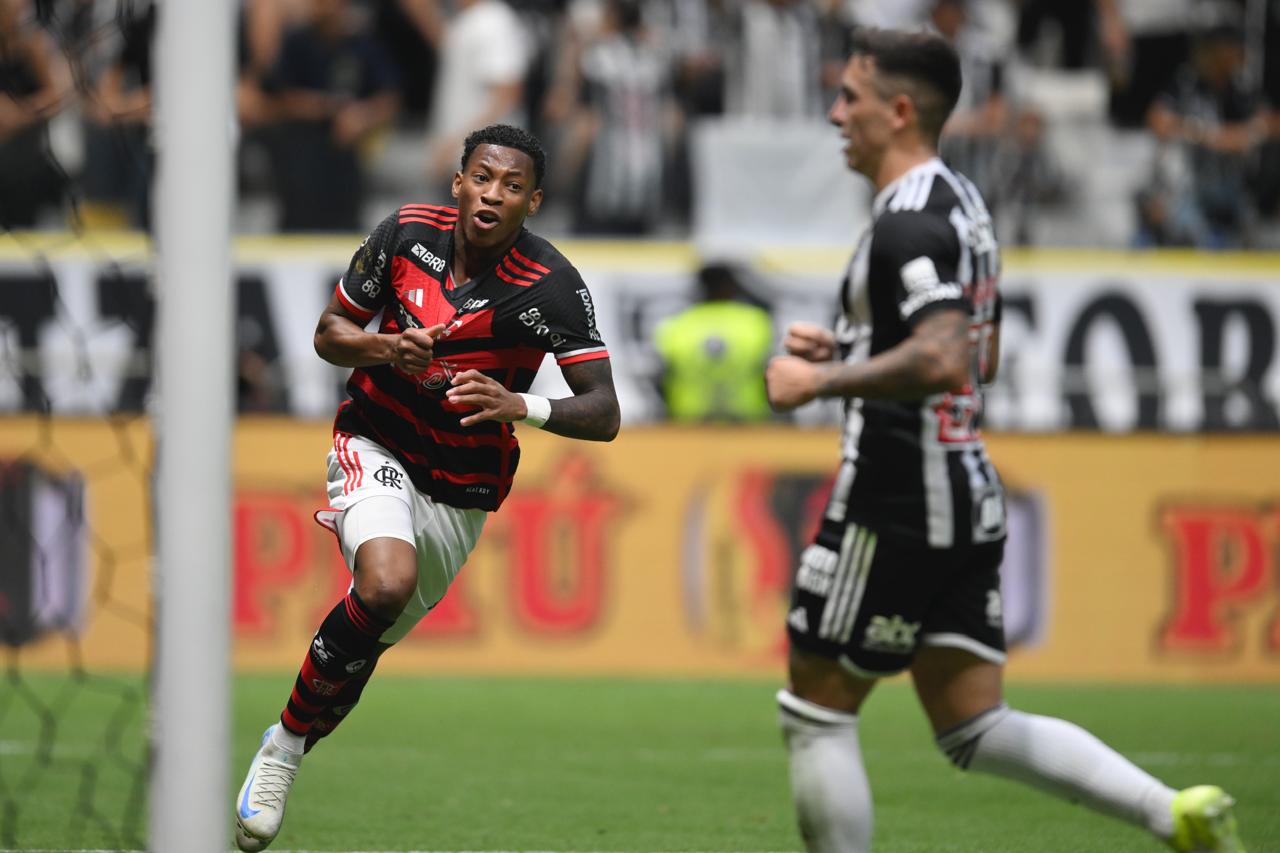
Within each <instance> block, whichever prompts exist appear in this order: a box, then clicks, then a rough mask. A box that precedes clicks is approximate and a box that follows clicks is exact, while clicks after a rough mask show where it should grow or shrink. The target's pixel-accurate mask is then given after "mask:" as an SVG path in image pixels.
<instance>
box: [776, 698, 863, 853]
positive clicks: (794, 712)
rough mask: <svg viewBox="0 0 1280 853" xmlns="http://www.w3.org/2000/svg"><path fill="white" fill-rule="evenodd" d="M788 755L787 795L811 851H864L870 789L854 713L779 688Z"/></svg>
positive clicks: (847, 852) (834, 852) (811, 852)
mask: <svg viewBox="0 0 1280 853" xmlns="http://www.w3.org/2000/svg"><path fill="white" fill-rule="evenodd" d="M778 706H779V708H780V709H781V713H780V714H779V719H780V722H781V724H782V730H783V734H784V738H785V740H786V744H787V751H788V752H789V753H790V755H791V797H792V800H793V801H794V803H795V808H796V818H797V820H798V822H799V824H800V834H801V835H802V836H803V837H804V843H805V847H806V848H807V849H808V850H809V851H810V853H866V851H867V850H869V849H870V847H871V828H872V814H871V788H870V786H868V784H867V772H866V770H865V769H864V768H863V766H862V749H861V747H860V746H859V745H858V717H857V716H856V715H855V714H845V713H841V712H839V711H833V710H831V709H830V708H824V707H822V706H821V705H815V704H813V703H812V702H806V701H805V700H804V699H801V698H799V697H798V696H795V695H793V694H792V693H790V692H789V691H786V690H779V691H778Z"/></svg>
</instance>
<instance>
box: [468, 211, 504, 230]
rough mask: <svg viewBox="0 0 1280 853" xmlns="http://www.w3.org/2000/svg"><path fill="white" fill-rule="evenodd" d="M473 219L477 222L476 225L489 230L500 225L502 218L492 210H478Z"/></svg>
mask: <svg viewBox="0 0 1280 853" xmlns="http://www.w3.org/2000/svg"><path fill="white" fill-rule="evenodd" d="M471 219H472V220H473V221H474V222H475V223H476V227H477V228H479V229H481V230H482V231H489V230H491V229H493V228H497V227H498V223H499V222H501V221H502V219H501V218H500V217H499V216H498V214H496V213H494V212H493V211H492V210H477V211H476V212H475V215H474V216H472V217H471Z"/></svg>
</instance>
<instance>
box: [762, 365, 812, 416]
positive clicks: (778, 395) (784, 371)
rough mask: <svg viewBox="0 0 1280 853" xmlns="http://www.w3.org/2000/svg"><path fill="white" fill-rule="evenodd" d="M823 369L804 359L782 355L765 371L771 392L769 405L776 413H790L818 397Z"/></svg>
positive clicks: (766, 383) (766, 384)
mask: <svg viewBox="0 0 1280 853" xmlns="http://www.w3.org/2000/svg"><path fill="white" fill-rule="evenodd" d="M821 380H822V375H821V369H820V368H819V367H817V366H816V365H813V364H810V363H809V362H808V361H805V360H804V359H802V358H796V357H795V356H791V355H780V356H778V357H777V358H774V359H771V360H770V361H769V366H768V367H767V368H765V371H764V382H765V386H766V387H767V388H768V390H769V405H771V406H773V408H774V410H775V411H779V412H788V411H790V410H792V409H794V408H797V407H799V406H803V405H804V404H805V403H807V402H809V401H810V400H812V399H813V398H814V397H816V396H818V388H819V384H820V382H821Z"/></svg>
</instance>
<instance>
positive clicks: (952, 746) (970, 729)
mask: <svg viewBox="0 0 1280 853" xmlns="http://www.w3.org/2000/svg"><path fill="white" fill-rule="evenodd" d="M1009 713H1010V712H1009V706H1008V705H1006V704H1004V703H1003V702H1001V703H1000V704H999V705H996V706H995V707H994V708H990V709H988V710H986V711H983V712H982V713H981V714H978V715H977V716H975V717H972V718H971V719H969V720H966V721H965V722H963V723H961V724H960V725H958V726H955V727H954V728H951V729H948V730H947V731H945V732H942V733H941V734H940V735H938V737H937V740H936V742H937V744H938V749H940V750H942V752H943V754H945V755H946V756H947V758H949V759H950V760H951V763H952V764H954V765H955V766H956V767H959V768H960V769H961V770H968V769H969V762H970V761H972V760H973V753H974V750H976V749H977V748H978V741H980V740H981V739H982V736H983V735H984V734H986V733H987V732H988V731H990V730H991V729H992V728H993V727H994V726H996V725H997V724H998V723H999V722H1000V721H1001V720H1003V719H1004V718H1005V717H1007V716H1008V715H1009Z"/></svg>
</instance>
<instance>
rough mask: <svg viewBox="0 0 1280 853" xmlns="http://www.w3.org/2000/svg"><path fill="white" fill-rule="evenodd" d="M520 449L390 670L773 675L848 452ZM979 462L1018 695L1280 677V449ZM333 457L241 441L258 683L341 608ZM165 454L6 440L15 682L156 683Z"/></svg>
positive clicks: (245, 648) (143, 428) (240, 511)
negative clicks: (155, 565) (155, 585)
mask: <svg viewBox="0 0 1280 853" xmlns="http://www.w3.org/2000/svg"><path fill="white" fill-rule="evenodd" d="M520 437H521V441H522V443H523V445H524V454H523V457H522V462H521V470H520V473H519V475H518V477H517V479H516V487H515V489H514V491H513V493H512V495H511V497H510V498H509V500H508V501H507V503H506V505H505V506H504V507H503V509H502V511H501V512H499V513H497V514H496V515H494V516H492V517H491V518H490V520H489V522H488V524H487V526H486V529H485V531H484V534H483V536H482V537H481V542H480V545H479V547H478V548H477V549H476V551H475V553H474V556H473V558H472V559H471V561H470V563H469V564H468V565H467V567H466V569H465V570H464V572H463V573H462V575H461V578H460V580H459V582H458V583H457V584H456V585H455V586H454V588H453V589H452V590H451V591H450V593H449V595H448V596H447V597H446V598H445V599H444V601H443V602H442V603H441V604H440V605H439V606H438V607H437V608H436V610H435V611H434V612H433V613H432V614H431V615H430V616H429V617H428V618H427V619H426V620H424V621H423V622H422V623H421V624H420V625H419V626H418V628H417V629H416V630H415V631H414V632H413V633H412V634H411V635H410V636H409V637H408V638H407V639H406V640H405V641H404V642H403V643H402V644H401V645H400V646H398V647H397V649H396V650H395V651H394V652H392V653H391V654H389V655H387V656H386V657H385V658H384V659H383V663H382V664H381V665H382V666H385V667H387V668H390V669H396V670H399V671H402V672H422V673H431V672H451V673H522V674H539V673H548V674H550V673H557V674H579V673H580V674H661V675H690V676H702V675H708V676H722V675H774V676H780V674H781V672H782V665H783V664H782V662H783V657H784V655H785V649H786V637H785V632H784V629H783V619H784V617H785V614H786V594H787V587H788V584H789V582H790V577H791V573H792V571H793V568H794V564H795V561H796V556H797V555H798V553H799V551H800V550H801V549H802V548H803V547H804V545H805V544H807V542H808V537H809V536H810V535H811V533H812V531H813V529H814V527H815V523H816V518H817V517H818V515H819V514H820V512H821V508H822V506H823V502H824V499H825V497H826V494H827V491H828V490H829V488H830V478H831V475H832V474H833V472H834V468H835V461H836V448H837V436H836V435H835V433H834V432H833V431H831V430H814V431H805V430H797V429H792V428H786V427H758V428H742V429H691V428H676V427H647V428H635V429H629V430H625V431H624V433H623V435H622V436H621V437H620V438H619V439H618V440H617V441H616V442H614V443H612V444H606V445H600V444H591V443H585V442H574V441H569V440H566V439H562V438H559V437H557V436H554V435H548V434H544V433H540V432H538V431H536V430H521V433H520ZM989 441H990V446H991V452H992V456H993V458H994V459H995V461H996V463H997V465H998V466H999V467H1000V469H1001V471H1002V473H1003V476H1004V478H1005V480H1006V482H1007V485H1008V486H1009V489H1010V493H1011V500H1010V509H1011V522H1012V532H1011V539H1010V546H1009V552H1008V556H1007V559H1006V566H1005V598H1006V608H1005V618H1006V626H1007V631H1008V634H1009V637H1010V642H1011V646H1012V647H1013V651H1012V653H1011V659H1010V674H1011V676H1012V677H1014V678H1025V679H1036V680H1051V679H1089V680H1125V681H1179V682H1186V681H1251V682H1265V681H1280V565H1277V552H1278V551H1280V509H1278V507H1280V480H1278V479H1277V478H1276V476H1275V472H1277V471H1280V439H1276V438H1272V437H1260V436H1249V437H1244V436H1241V437H1234V436H1230V437H1228V436H1214V437H1207V436H1165V435H1137V436H1107V435H1098V434H1088V435H1085V434H1074V435H1062V434H1059V435H1037V436H1025V435H1019V436H1012V435H1008V436H1006V435H1000V436H993V437H990V438H989ZM328 446H329V425H328V424H327V423H319V422H302V421H296V420H290V419H248V418H246V419H241V420H240V421H239V424H238V426H237V430H236V443H235V456H234V458H235V471H234V478H235V502H234V506H233V507H232V517H233V530H234V535H235V543H234V547H233V556H234V587H233V589H234V592H233V596H232V603H233V607H232V611H233V612H232V618H233V620H234V636H235V661H236V665H237V667H238V668H240V669H241V670H250V669H253V670H287V669H292V668H293V667H296V666H297V665H298V664H299V663H300V662H301V660H302V657H303V655H304V654H305V652H306V648H307V643H308V641H309V640H310V638H311V634H312V632H313V631H314V630H315V628H316V626H317V625H318V624H319V622H320V620H321V619H322V618H323V616H324V614H325V613H326V612H327V611H328V610H329V608H330V607H331V606H332V605H333V603H334V602H335V601H336V600H337V599H338V597H339V596H340V595H341V594H342V593H343V592H344V590H345V588H346V584H347V581H348V575H347V572H346V569H345V568H344V566H343V564H342V561H341V558H340V556H339V553H338V549H337V547H336V545H335V543H334V540H333V537H332V535H331V534H330V533H329V532H327V531H326V530H324V529H323V528H321V527H320V526H318V525H316V524H315V523H314V522H313V520H312V513H313V512H314V511H315V510H316V509H319V508H320V507H322V506H323V505H324V490H323V476H324V470H323V469H324V457H325V453H326V451H327V449H328ZM151 452H152V448H151V437H150V434H149V431H148V428H147V425H146V424H145V422H142V421H137V420H126V421H102V420H88V419H85V420H75V419H61V418H59V419H52V420H48V419H38V418H7V419H4V420H0V474H2V475H3V477H2V478H0V490H2V491H0V494H2V496H3V501H4V505H5V506H6V507H7V508H8V509H7V511H6V513H5V517H4V519H3V525H4V526H5V528H6V529H5V530H4V531H3V532H0V542H3V543H6V544H5V550H6V552H7V553H6V554H5V559H4V573H5V576H6V579H5V580H4V581H3V582H0V625H3V626H5V632H6V636H5V637H3V638H0V639H3V641H4V642H6V643H9V644H13V643H15V642H21V643H22V644H21V645H19V646H18V649H19V654H20V656H21V661H22V663H23V665H24V666H32V667H48V668H65V667H68V666H75V665H81V664H83V665H84V666H86V667H90V668H94V667H96V668H138V667H140V666H143V665H145V660H146V656H147V655H148V654H149V647H148V642H147V630H148V628H147V625H148V616H149V607H150V591H151V570H152V566H151V557H150V554H151V549H150V544H149V543H150V539H151V535H152V527H151V516H152V512H153V507H152V506H151V505H150V502H149V491H148V489H149V485H150V474H149V464H150V459H151ZM199 489H200V484H198V483H192V484H191V495H192V499H197V497H198V494H199ZM15 508H16V509H15ZM24 525H25V527H24ZM27 530H29V531H30V533H27V532H25V531H27ZM172 578H173V579H172V581H170V582H173V583H181V582H182V580H181V567H176V570H175V571H174V573H173V575H172ZM69 631H70V632H75V633H76V634H77V635H78V638H79V642H68V641H67V636H68V632H69Z"/></svg>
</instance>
